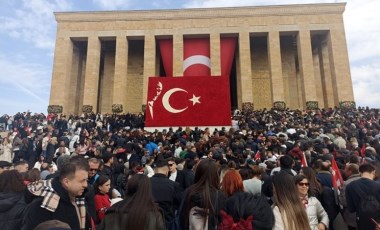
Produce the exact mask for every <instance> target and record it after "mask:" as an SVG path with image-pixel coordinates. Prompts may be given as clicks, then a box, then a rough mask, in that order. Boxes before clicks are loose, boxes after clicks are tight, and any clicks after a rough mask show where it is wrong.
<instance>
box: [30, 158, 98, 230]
mask: <svg viewBox="0 0 380 230" xmlns="http://www.w3.org/2000/svg"><path fill="white" fill-rule="evenodd" d="M88 171H89V165H88V162H87V161H86V160H85V159H84V158H82V157H80V156H76V157H72V158H71V159H70V161H69V162H68V163H67V164H64V165H63V166H62V168H61V169H60V173H59V177H55V178H53V179H51V180H46V181H39V182H35V183H32V184H31V185H29V186H28V190H29V192H30V193H32V194H33V195H34V196H36V197H37V198H35V199H34V200H33V201H32V202H31V203H30V205H29V206H28V208H27V210H26V212H25V216H24V220H23V229H25V230H29V229H30V230H32V229H34V228H35V227H36V226H37V225H38V224H40V223H42V222H44V221H47V220H59V221H62V222H65V223H67V224H69V225H70V227H71V229H89V228H91V227H92V226H91V220H90V216H89V215H88V214H87V210H86V202H85V199H84V192H85V189H86V188H87V179H88Z"/></svg>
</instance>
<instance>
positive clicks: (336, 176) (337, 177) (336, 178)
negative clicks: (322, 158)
mask: <svg viewBox="0 0 380 230" xmlns="http://www.w3.org/2000/svg"><path fill="white" fill-rule="evenodd" d="M331 169H332V176H333V181H332V183H333V187H334V188H335V189H340V188H342V186H343V183H344V180H343V177H342V174H341V173H340V170H339V168H338V165H337V164H336V161H335V159H332V161H331Z"/></svg>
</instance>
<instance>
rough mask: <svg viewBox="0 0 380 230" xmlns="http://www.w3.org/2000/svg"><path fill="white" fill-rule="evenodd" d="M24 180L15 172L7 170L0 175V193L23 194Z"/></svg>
mask: <svg viewBox="0 0 380 230" xmlns="http://www.w3.org/2000/svg"><path fill="white" fill-rule="evenodd" d="M24 189H25V185H24V180H23V177H22V175H21V173H19V172H18V171H17V170H7V171H4V172H3V173H1V174H0V192H3V193H10V192H23V191H24Z"/></svg>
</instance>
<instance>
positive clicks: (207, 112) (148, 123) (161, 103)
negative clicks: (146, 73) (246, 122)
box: [145, 76, 231, 127]
mask: <svg viewBox="0 0 380 230" xmlns="http://www.w3.org/2000/svg"><path fill="white" fill-rule="evenodd" d="M229 88H230V86H229V78H228V77H222V76H197V77H195V76H192V77H190V76H189V77H150V78H149V83H148V96H147V108H146V116H145V127H171V126H231V117H230V110H231V105H230V90H229Z"/></svg>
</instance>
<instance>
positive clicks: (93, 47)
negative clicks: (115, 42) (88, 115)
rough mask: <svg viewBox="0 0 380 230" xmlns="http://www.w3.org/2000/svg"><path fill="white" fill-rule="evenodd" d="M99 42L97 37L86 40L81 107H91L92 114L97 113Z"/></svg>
mask: <svg viewBox="0 0 380 230" xmlns="http://www.w3.org/2000/svg"><path fill="white" fill-rule="evenodd" d="M100 52H101V42H100V40H99V38H98V37H97V36H93V37H89V38H88V45H87V60H86V74H85V79H84V96H83V106H92V112H94V113H96V112H97V111H98V89H99V64H100Z"/></svg>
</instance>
